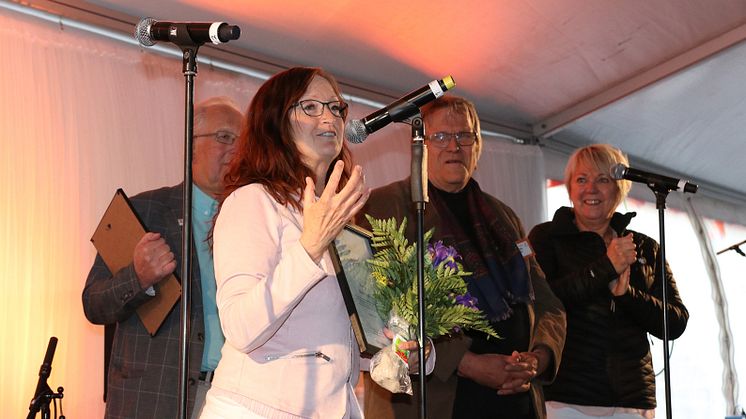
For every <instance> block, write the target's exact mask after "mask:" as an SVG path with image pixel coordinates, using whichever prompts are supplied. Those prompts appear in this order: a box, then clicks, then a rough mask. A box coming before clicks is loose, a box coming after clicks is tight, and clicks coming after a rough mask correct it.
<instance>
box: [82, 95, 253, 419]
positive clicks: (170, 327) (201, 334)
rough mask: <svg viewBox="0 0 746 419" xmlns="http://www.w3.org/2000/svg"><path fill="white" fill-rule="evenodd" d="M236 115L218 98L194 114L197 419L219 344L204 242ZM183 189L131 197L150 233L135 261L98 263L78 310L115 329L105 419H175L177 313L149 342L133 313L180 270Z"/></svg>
mask: <svg viewBox="0 0 746 419" xmlns="http://www.w3.org/2000/svg"><path fill="white" fill-rule="evenodd" d="M241 120H242V115H241V111H240V110H239V109H238V107H237V106H236V105H235V103H234V102H233V101H232V100H230V99H228V98H226V97H216V98H212V99H209V100H207V101H205V102H202V103H199V104H198V105H197V106H195V109H194V142H193V147H194V153H193V157H192V173H193V184H192V185H191V188H192V197H193V202H192V229H193V233H194V243H193V247H192V249H194V254H195V255H196V256H197V257H196V259H192V260H193V262H194V263H193V271H192V276H191V278H190V279H191V286H192V290H193V291H192V315H191V334H190V336H189V342H190V346H189V347H190V359H189V366H190V371H189V380H188V381H189V388H188V406H189V408H188V411H189V412H193V414H192V417H198V414H199V411H200V409H201V406H202V404H203V403H204V397H205V393H206V392H207V389H209V388H210V383H211V380H212V374H213V371H214V370H215V367H217V364H218V361H219V360H220V350H221V348H222V346H223V342H224V337H223V333H222V331H221V329H220V320H219V319H218V312H217V306H216V303H215V289H216V286H215V274H214V271H213V260H212V252H211V250H210V246H209V243H208V240H207V238H208V235H209V231H210V229H211V227H212V218H213V216H214V215H215V212H216V210H217V205H218V204H217V198H218V197H219V196H220V194H221V193H222V191H223V176H224V175H225V171H226V168H227V165H228V163H229V162H230V160H231V157H232V156H233V152H234V148H235V141H236V137H237V136H238V134H239V131H240V128H241ZM183 189H184V185H183V184H179V185H176V186H171V187H165V188H160V189H156V190H152V191H147V192H143V193H141V194H138V195H136V196H134V197H132V199H131V202H132V205H133V206H134V209H135V211H136V212H137V214H138V215H139V217H140V219H141V220H142V221H143V222H144V223H145V226H146V229H147V231H149V232H148V233H146V234H145V236H143V238H142V239H141V240H140V242H139V243H138V244H137V245H136V246H135V250H134V254H133V262H132V264H130V265H129V266H127V267H125V268H123V269H122V270H120V271H119V272H113V273H112V272H110V271H109V269H107V267H106V265H105V264H104V262H103V260H102V259H101V257H100V256H97V257H96V261H95V262H94V264H93V267H92V268H91V272H90V273H89V274H88V279H87V280H86V284H85V288H84V289H83V309H84V311H85V315H86V317H87V318H88V320H89V321H90V322H91V323H94V324H107V325H108V324H116V331H115V333H114V342H113V346H112V350H111V362H110V365H109V371H108V378H107V383H108V394H107V400H106V414H105V417H106V418H173V417H175V415H176V413H177V398H178V389H179V385H178V382H179V374H178V371H179V337H180V329H179V312H180V311H181V310H180V309H178V308H174V309H173V310H172V311H171V312H170V314H169V315H168V317H166V319H165V320H164V322H163V324H162V325H161V327H160V328H159V329H158V331H157V333H156V334H155V336H150V335H149V334H148V331H147V330H146V329H145V326H143V324H142V323H141V322H140V319H139V318H138V316H137V314H136V313H135V310H136V309H137V308H138V307H139V306H140V305H142V304H144V303H145V302H147V301H150V300H151V299H153V298H155V297H156V295H155V294H156V291H155V289H154V288H153V285H155V284H157V283H158V282H159V281H161V280H162V279H164V278H166V277H167V276H168V275H169V274H171V273H172V272H174V270H175V269H176V267H177V264H179V263H181V255H180V254H178V253H177V254H174V252H175V251H176V252H178V250H180V249H181V223H183V215H182V203H183Z"/></svg>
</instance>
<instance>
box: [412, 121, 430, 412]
mask: <svg viewBox="0 0 746 419" xmlns="http://www.w3.org/2000/svg"><path fill="white" fill-rule="evenodd" d="M411 123H412V165H411V172H412V173H411V178H410V179H411V187H412V202H414V204H415V205H416V210H417V236H416V240H417V306H418V307H417V308H418V319H419V322H418V329H419V330H418V333H417V343H418V344H419V349H418V354H419V360H420V369H419V374H420V377H419V380H420V418H421V419H425V418H426V417H427V403H426V395H427V391H426V390H425V382H426V380H425V378H426V377H425V339H426V337H425V268H424V265H423V263H424V260H425V240H424V235H425V203H427V201H428V196H427V145H425V127H424V125H423V122H422V118H421V117H420V116H416V117H414V118H412V121H411Z"/></svg>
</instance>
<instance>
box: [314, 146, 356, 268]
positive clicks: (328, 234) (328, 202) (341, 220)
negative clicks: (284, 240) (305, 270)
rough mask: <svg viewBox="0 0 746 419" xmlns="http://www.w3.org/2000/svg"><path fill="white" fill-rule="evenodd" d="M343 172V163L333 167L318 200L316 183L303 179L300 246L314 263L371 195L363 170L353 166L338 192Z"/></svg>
mask: <svg viewBox="0 0 746 419" xmlns="http://www.w3.org/2000/svg"><path fill="white" fill-rule="evenodd" d="M343 171H344V162H342V161H341V160H339V161H337V162H336V163H335V164H334V170H333V171H332V174H331V176H330V177H329V182H328V183H327V184H326V186H325V187H324V191H323V192H322V193H321V197H320V198H318V199H316V194H315V190H316V184H315V183H314V181H313V179H311V178H310V177H307V178H306V188H305V189H304V190H303V232H302V233H301V236H300V243H301V245H302V246H303V248H304V249H306V252H308V255H309V256H310V257H311V259H313V260H314V262H317V263H318V262H319V261H320V260H321V256H322V255H323V254H324V252H325V251H326V249H327V247H329V244H330V243H331V242H332V240H334V238H335V237H337V234H339V232H340V231H342V228H344V226H345V224H346V223H347V222H349V220H350V219H351V218H352V216H353V215H355V214H356V213H357V212H358V211H360V209H361V208H362V207H363V205H364V204H365V202H366V201H367V200H368V196H370V189H369V188H367V187H366V186H365V180H364V176H363V169H362V168H361V167H360V166H359V165H356V166H355V167H354V168H353V169H352V174H351V175H350V179H349V180H348V181H347V184H346V185H345V186H344V188H342V190H341V191H339V192H336V191H337V187H338V186H339V181H340V179H341V178H342V172H343Z"/></svg>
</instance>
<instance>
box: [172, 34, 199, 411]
mask: <svg viewBox="0 0 746 419" xmlns="http://www.w3.org/2000/svg"><path fill="white" fill-rule="evenodd" d="M177 34H178V37H176V38H172V39H171V42H173V43H175V44H176V45H177V46H178V47H179V48H181V51H182V53H183V72H184V77H185V100H184V103H185V105H184V106H185V112H184V191H183V197H184V202H183V208H182V210H183V213H184V222H183V224H182V226H181V234H182V239H181V258H182V259H181V262H182V263H181V310H180V312H179V315H180V323H179V332H180V335H179V397H178V403H177V416H176V417H177V418H179V419H186V418H187V408H188V391H187V390H188V388H189V382H188V376H189V335H190V331H191V313H192V290H191V286H192V281H191V273H192V252H191V249H192V140H193V134H194V133H193V128H194V77H195V76H196V75H197V50H198V49H199V47H200V46H201V45H202V43H195V42H194V41H193V40H192V38H190V37H189V32H188V31H186V30H179V31H177Z"/></svg>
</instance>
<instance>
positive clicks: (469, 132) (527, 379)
mask: <svg viewBox="0 0 746 419" xmlns="http://www.w3.org/2000/svg"><path fill="white" fill-rule="evenodd" d="M422 117H423V121H424V124H425V132H426V134H427V135H426V140H425V143H426V144H427V146H428V161H427V164H428V179H429V196H430V203H429V205H428V206H427V208H426V211H425V229H426V230H427V229H430V228H433V227H435V233H434V235H433V238H432V241H433V242H434V241H437V240H442V241H443V243H444V244H446V245H452V246H454V247H455V248H456V249H457V250H458V252H459V254H460V255H461V257H462V262H463V265H464V269H465V270H466V271H469V272H472V275H471V276H469V277H467V278H466V282H467V286H468V290H469V292H470V293H471V295H472V296H475V297H476V298H477V300H478V303H477V305H478V306H479V308H480V309H481V310H482V311H483V312H484V313H485V314H486V315H487V317H488V318H489V320H490V324H491V325H492V327H493V328H494V329H495V331H496V332H497V333H498V334H499V335H500V336H501V337H502V339H489V340H488V339H487V336H486V335H484V334H483V333H478V332H476V333H473V332H467V333H460V334H455V335H454V336H451V337H444V338H440V339H438V340H436V342H435V347H436V351H437V353H438V361H437V363H436V365H435V371H434V372H433V374H432V375H430V376H428V378H427V390H428V398H427V401H428V417H429V418H431V419H432V418H470V419H474V418H497V417H499V418H521V419H524V418H531V419H534V418H544V417H546V413H545V409H544V398H543V395H542V391H541V383H545V382H551V380H553V379H554V376H555V374H556V372H557V368H558V366H559V361H560V357H561V355H562V347H563V345H564V340H565V313H564V309H563V307H562V304H561V302H560V301H559V300H558V299H557V297H555V296H554V294H553V293H552V291H551V290H550V288H549V286H548V285H547V283H546V280H545V278H544V274H543V273H542V271H541V269H539V266H538V264H537V263H536V260H535V258H534V255H533V252H532V251H531V248H530V246H528V243H527V241H526V238H525V237H526V235H525V232H524V229H523V226H522V225H521V221H520V220H519V219H518V217H517V216H516V214H515V213H514V212H513V210H511V209H510V208H509V207H508V206H507V205H505V204H504V203H502V202H501V201H499V200H497V199H496V198H494V197H492V196H490V195H488V194H486V193H484V192H482V190H481V189H480V187H479V184H478V183H477V182H476V181H475V180H474V179H472V175H473V173H474V171H475V170H476V168H477V161H478V160H479V156H480V154H481V149H482V138H481V134H480V127H479V117H478V116H477V112H476V109H475V108H474V105H473V104H472V103H471V102H469V101H467V100H465V99H463V98H459V97H454V96H448V95H447V96H443V97H441V98H439V99H437V100H435V101H434V102H431V103H430V104H428V105H426V106H424V107H423V109H422ZM410 196H411V194H410V181H409V179H405V180H403V181H399V182H395V183H392V184H390V185H387V186H384V187H382V188H379V189H377V190H374V191H373V192H372V193H371V196H370V199H369V200H368V203H367V204H366V206H365V207H364V208H363V210H362V211H361V213H368V214H370V215H372V216H373V217H376V218H388V217H395V218H396V219H397V220H399V221H400V220H401V219H402V218H404V217H407V218H408V220H409V223H408V225H407V238H408V239H409V240H414V238H415V223H414V221H415V209H414V206H413V204H412V203H411V201H410ZM359 221H361V223H362V224H363V225H367V222H365V221H364V220H359ZM365 392H366V394H365V411H366V417H374V418H383V417H387V416H392V415H393V416H394V417H396V418H413V417H417V409H418V405H419V404H418V401H417V398H416V397H410V396H407V395H401V394H396V395H393V396H392V395H391V394H390V393H387V392H386V390H383V389H381V388H380V387H377V386H376V384H374V383H372V382H371V381H369V380H368V381H366V388H365ZM414 394H418V392H417V391H414Z"/></svg>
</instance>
